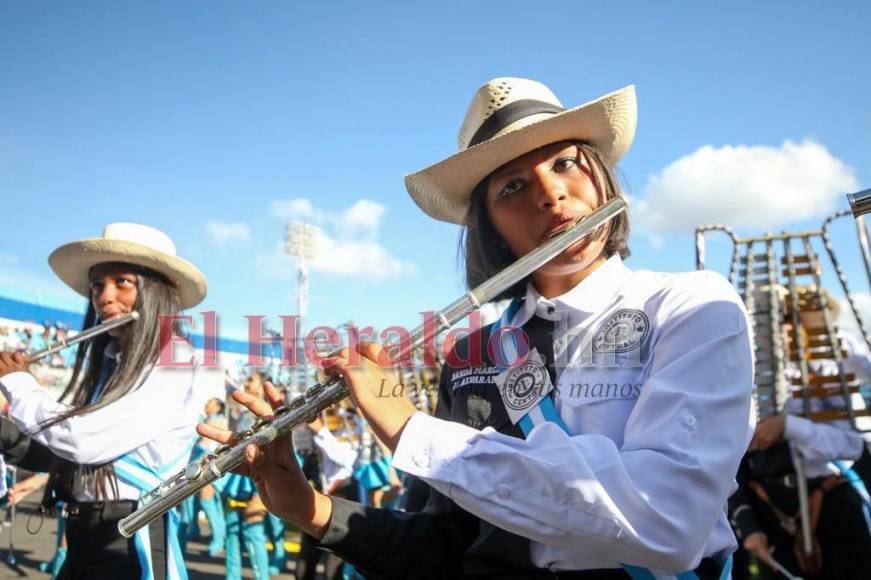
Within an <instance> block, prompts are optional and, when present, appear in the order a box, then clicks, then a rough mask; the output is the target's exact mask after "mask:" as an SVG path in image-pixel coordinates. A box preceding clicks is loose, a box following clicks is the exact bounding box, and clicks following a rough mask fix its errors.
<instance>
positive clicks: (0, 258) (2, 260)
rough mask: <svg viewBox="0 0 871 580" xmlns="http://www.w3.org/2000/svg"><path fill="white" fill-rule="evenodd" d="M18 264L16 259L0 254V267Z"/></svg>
mask: <svg viewBox="0 0 871 580" xmlns="http://www.w3.org/2000/svg"><path fill="white" fill-rule="evenodd" d="M17 263H18V257H17V256H13V255H12V254H7V253H5V252H0V266H14V265H15V264H17Z"/></svg>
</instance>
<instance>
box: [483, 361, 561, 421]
mask: <svg viewBox="0 0 871 580" xmlns="http://www.w3.org/2000/svg"><path fill="white" fill-rule="evenodd" d="M496 386H498V387H499V395H500V396H501V397H502V403H503V404H504V405H505V410H506V411H508V418H509V419H511V422H512V423H514V424H515V425H516V424H517V423H518V422H519V421H520V420H521V419H523V417H524V416H526V414H527V412H528V411H529V410H530V409H532V408H533V407H535V406H536V405H538V404H539V403H540V402H541V400H542V399H544V398H545V397H547V396H548V395H549V394H550V392H551V391H552V390H553V384H552V383H551V382H550V375H549V374H548V372H547V367H546V366H545V361H544V357H543V356H541V354H539V352H538V351H537V350H536V349H532V350H531V351H529V357H528V358H527V359H526V360H525V361H524V362H523V363H521V364H519V365H517V366H516V367H512V368H507V369H505V370H504V371H503V372H502V373H501V374H499V376H497V377H496Z"/></svg>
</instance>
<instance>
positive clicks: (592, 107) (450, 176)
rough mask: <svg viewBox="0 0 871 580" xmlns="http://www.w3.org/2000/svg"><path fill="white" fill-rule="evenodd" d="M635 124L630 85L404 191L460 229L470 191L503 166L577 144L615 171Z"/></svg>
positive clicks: (489, 144) (476, 151) (456, 161)
mask: <svg viewBox="0 0 871 580" xmlns="http://www.w3.org/2000/svg"><path fill="white" fill-rule="evenodd" d="M637 118H638V107H637V104H636V100H635V86H634V85H630V86H628V87H625V88H623V89H620V90H619V91H615V92H613V93H610V94H608V95H605V96H604V97H600V98H598V99H596V100H594V101H590V102H589V103H585V104H583V105H580V106H578V107H574V108H572V109H568V110H566V111H563V112H562V113H556V114H554V115H550V116H547V117H545V118H544V119H541V120H535V121H533V122H531V123H529V124H526V125H523V126H521V127H520V128H517V129H514V130H509V131H507V132H506V133H505V134H502V135H498V136H496V137H494V138H492V139H489V140H487V141H484V142H483V143H480V144H478V145H475V146H474V147H470V148H468V149H465V150H463V151H460V152H459V153H456V154H454V155H452V156H450V157H448V158H447V159H445V160H444V161H442V162H440V163H436V164H435V165H431V166H430V167H427V168H426V169H423V170H421V171H418V172H417V173H412V174H410V175H407V176H406V177H405V186H406V188H407V189H408V193H409V194H410V195H411V197H412V199H414V202H415V203H416V204H417V205H418V206H419V207H420V208H421V209H422V210H423V211H424V212H426V213H427V214H428V215H429V216H431V217H433V218H435V219H437V220H441V221H445V222H450V223H455V224H461V225H462V224H465V219H466V212H467V209H468V206H469V199H470V197H471V195H472V190H473V189H474V188H475V186H477V185H478V183H480V182H481V180H482V179H484V178H485V177H487V176H488V175H490V174H491V173H492V172H493V171H495V170H496V169H498V168H499V167H501V166H502V165H505V164H506V163H508V162H509V161H511V160H512V159H515V158H517V157H520V156H521V155H523V154H525V153H528V152H530V151H533V150H535V149H538V148H539V147H543V146H545V145H548V144H550V143H556V142H558V141H570V140H579V141H586V142H588V143H590V144H591V145H593V146H594V147H596V149H598V151H599V152H600V153H601V154H602V157H603V158H604V159H605V162H606V163H607V164H608V165H609V166H611V167H613V166H615V165H616V164H617V162H618V161H620V159H621V158H622V157H623V155H624V154H625V153H626V152H627V151H628V150H629V147H630V146H631V145H632V140H633V138H634V137H635V126H636V122H637ZM509 129H510V128H509Z"/></svg>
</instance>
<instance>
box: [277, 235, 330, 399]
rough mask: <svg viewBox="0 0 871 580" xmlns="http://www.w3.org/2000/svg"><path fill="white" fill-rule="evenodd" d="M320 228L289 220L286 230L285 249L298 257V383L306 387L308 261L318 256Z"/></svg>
mask: <svg viewBox="0 0 871 580" xmlns="http://www.w3.org/2000/svg"><path fill="white" fill-rule="evenodd" d="M320 238H321V230H320V228H318V227H316V226H313V225H311V224H307V223H304V222H287V228H286V230H285V246H284V249H285V251H286V252H287V253H288V254H290V255H291V256H293V257H294V258H296V267H297V273H298V274H299V283H298V287H297V294H296V296H297V310H298V314H299V319H298V321H297V327H296V336H297V343H296V355H297V364H298V365H300V367H301V369H302V371H301V373H300V374H301V375H302V376H299V374H298V375H297V381H296V382H297V384H298V385H301V387H302V388H303V389H304V388H305V386H306V372H305V369H306V367H307V365H306V361H305V335H304V330H303V329H304V328H305V325H304V324H303V319H304V318H305V316H306V315H307V314H308V262H309V261H311V260H314V259H315V257H316V256H317V252H318V246H319V244H320Z"/></svg>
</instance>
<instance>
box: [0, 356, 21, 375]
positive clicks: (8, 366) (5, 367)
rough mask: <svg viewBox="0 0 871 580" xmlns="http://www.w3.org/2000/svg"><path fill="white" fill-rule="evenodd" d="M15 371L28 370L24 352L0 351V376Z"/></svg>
mask: <svg viewBox="0 0 871 580" xmlns="http://www.w3.org/2000/svg"><path fill="white" fill-rule="evenodd" d="M17 372H25V373H26V372H28V364H27V358H26V357H25V356H24V353H23V352H14V353H13V352H0V377H2V376H4V375H8V374H10V373H17Z"/></svg>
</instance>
